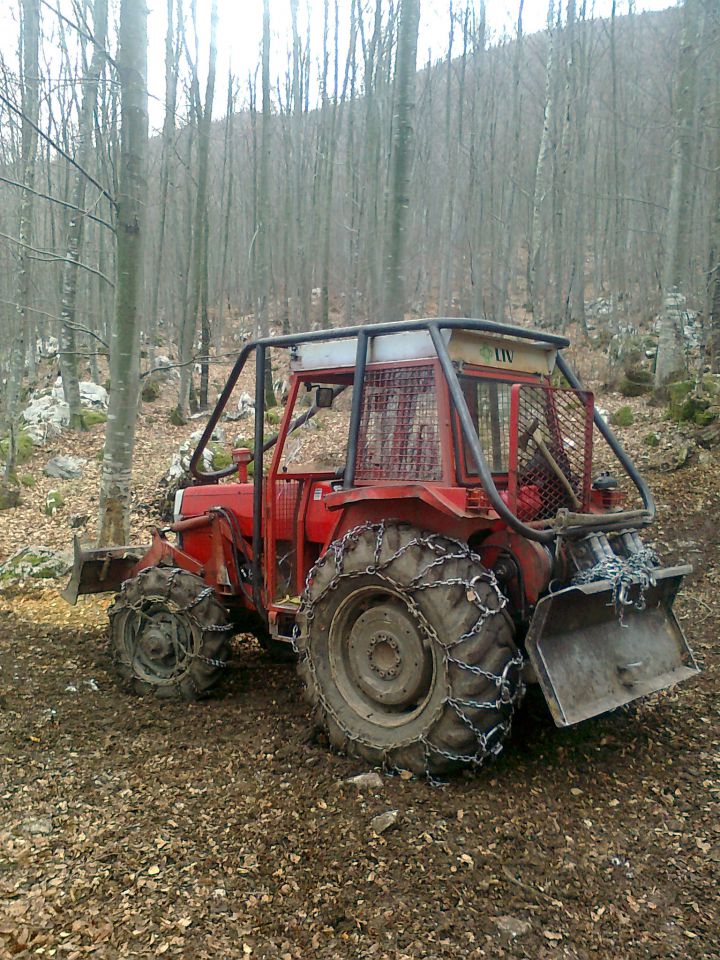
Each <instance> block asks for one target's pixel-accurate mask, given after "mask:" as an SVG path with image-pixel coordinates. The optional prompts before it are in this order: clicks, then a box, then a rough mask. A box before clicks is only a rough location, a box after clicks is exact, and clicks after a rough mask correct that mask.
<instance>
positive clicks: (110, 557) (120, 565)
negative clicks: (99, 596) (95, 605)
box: [60, 537, 150, 605]
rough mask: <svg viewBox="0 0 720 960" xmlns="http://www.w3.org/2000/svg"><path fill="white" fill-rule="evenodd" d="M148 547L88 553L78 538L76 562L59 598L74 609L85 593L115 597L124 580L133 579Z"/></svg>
mask: <svg viewBox="0 0 720 960" xmlns="http://www.w3.org/2000/svg"><path fill="white" fill-rule="evenodd" d="M149 549H150V548H149V547H105V548H102V549H100V550H85V549H83V547H82V546H81V544H80V541H79V540H78V538H77V537H75V539H74V541H73V551H74V555H75V556H74V560H73V568H72V572H71V573H70V580H69V581H68V585H67V586H66V587H65V589H64V590H63V591H62V593H61V594H60V596H61V597H62V598H63V599H64V600H67V602H68V603H70V604H72V605H75V604H76V603H77V598H78V597H79V596H82V595H83V594H85V593H111V592H112V593H115V592H116V591H117V590H119V589H120V585H121V584H122V583H123V581H124V580H127V579H128V578H129V577H130V576H132V571H133V568H134V567H135V565H136V564H137V562H138V560H140V558H141V557H143V556H144V555H145V554H146V553H147V551H148V550H149Z"/></svg>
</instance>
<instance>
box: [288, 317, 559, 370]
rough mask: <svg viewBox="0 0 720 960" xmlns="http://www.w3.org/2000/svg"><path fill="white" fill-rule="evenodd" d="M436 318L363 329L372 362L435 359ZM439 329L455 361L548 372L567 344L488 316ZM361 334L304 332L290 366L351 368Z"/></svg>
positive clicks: (301, 368)
mask: <svg viewBox="0 0 720 960" xmlns="http://www.w3.org/2000/svg"><path fill="white" fill-rule="evenodd" d="M431 322H432V321H422V320H411V321H405V322H402V323H395V324H376V325H371V326H368V327H365V328H363V329H364V330H365V331H366V332H367V333H369V334H370V341H369V345H368V357H367V362H368V363H394V362H402V361H407V360H422V359H432V358H434V357H435V356H437V353H436V350H435V347H434V345H433V342H432V338H431V335H430V332H429V330H428V327H427V325H428V324H429V323H431ZM444 322H447V321H441V323H444ZM440 332H441V336H442V337H443V340H444V341H445V343H446V345H447V348H448V353H449V355H450V358H451V359H452V360H454V361H457V362H459V363H463V364H470V365H473V366H485V367H493V368H496V369H499V370H507V371H517V372H521V373H534V374H541V375H545V376H548V375H549V374H551V373H552V371H553V369H554V367H555V359H556V356H557V351H558V348H560V347H562V346H564V345H565V344H566V343H567V341H565V340H564V338H561V337H554V336H551V335H548V334H544V333H539V332H536V331H533V330H524V329H521V328H518V327H511V326H506V325H505V324H499V323H492V322H491V321H487V320H464V319H455V318H453V324H452V326H448V327H445V326H443V327H442V328H441V331H440ZM306 338H307V339H306ZM357 338H358V328H353V329H348V330H347V331H343V330H333V331H327V336H326V337H323V336H322V333H321V332H320V331H316V332H315V334H314V335H313V336H309V335H305V336H303V335H302V334H300V335H299V336H298V338H297V342H296V343H293V344H288V345H289V346H291V347H292V354H291V360H290V367H291V369H292V370H293V371H295V372H298V373H300V372H303V371H315V370H324V369H333V370H335V369H350V370H351V369H353V368H354V366H355V362H356V355H357Z"/></svg>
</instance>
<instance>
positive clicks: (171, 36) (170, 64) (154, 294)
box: [147, 0, 182, 369]
mask: <svg viewBox="0 0 720 960" xmlns="http://www.w3.org/2000/svg"><path fill="white" fill-rule="evenodd" d="M174 10H175V0H167V30H166V33H165V117H164V120H163V130H162V152H161V156H160V200H159V206H160V212H159V218H160V219H159V224H158V236H157V246H156V248H155V263H154V269H153V277H152V281H151V282H152V287H151V298H150V316H149V317H148V329H147V336H148V348H149V350H148V354H149V364H148V365H149V368H150V369H152V367H153V365H154V357H155V346H156V340H157V326H158V304H159V298H160V284H161V282H162V274H163V271H162V267H163V257H164V252H165V231H166V224H167V206H168V204H167V199H168V188H169V184H170V157H171V154H172V152H173V150H174V148H175V145H174V143H173V138H174V136H175V110H176V108H177V83H178V72H179V70H180V36H181V30H180V27H179V26H178V29H177V32H176V31H175V30H174V16H175V14H174ZM177 22H178V24H180V23H181V22H182V0H178V8H177Z"/></svg>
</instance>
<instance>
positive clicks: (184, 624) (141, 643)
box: [109, 567, 233, 700]
mask: <svg viewBox="0 0 720 960" xmlns="http://www.w3.org/2000/svg"><path fill="white" fill-rule="evenodd" d="M109 617H110V652H111V656H112V658H113V660H114V663H115V668H116V670H117V673H118V674H119V676H120V679H121V680H123V681H124V682H126V683H127V684H129V685H130V687H131V688H132V689H133V690H134V691H135V693H139V694H152V695H154V696H156V697H158V698H161V699H171V700H199V699H201V698H203V697H206V696H207V695H208V693H209V692H210V690H211V689H212V688H213V687H214V686H215V685H216V684H217V683H218V681H219V680H220V678H221V677H222V675H223V668H224V667H225V666H226V665H227V660H228V658H229V653H230V646H229V641H230V635H231V633H232V630H233V627H232V625H231V624H230V623H229V621H228V615H227V612H226V610H225V608H224V607H223V605H222V604H221V603H220V602H219V600H218V599H217V598H216V597H215V595H214V593H213V591H212V588H210V587H208V586H206V584H205V583H204V582H203V581H202V580H201V579H200V577H196V576H195V575H194V574H192V573H188V572H187V571H186V570H180V569H177V568H175V567H149V568H148V569H147V570H143V571H142V572H141V573H140V574H138V576H137V577H133V578H132V579H131V580H126V581H125V583H123V585H122V589H121V591H120V593H119V594H118V595H117V597H116V598H115V602H114V603H113V605H112V606H111V607H110V610H109Z"/></svg>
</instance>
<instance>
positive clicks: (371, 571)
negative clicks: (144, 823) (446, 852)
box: [292, 521, 525, 782]
mask: <svg viewBox="0 0 720 960" xmlns="http://www.w3.org/2000/svg"><path fill="white" fill-rule="evenodd" d="M386 529H387V527H386V524H385V522H384V521H382V522H380V523H372V522H367V523H363V524H359V525H358V526H356V527H353V528H352V529H351V530H349V531H348V532H347V533H346V534H344V536H343V537H342V538H341V539H340V540H336V541H334V542H333V543H332V544H330V546H329V547H328V549H327V551H326V552H325V553H324V554H323V555H322V556H321V557H320V559H319V560H318V561H317V562H316V563H315V565H314V566H313V567H312V569H311V570H310V572H309V573H308V576H307V579H306V581H305V590H304V591H303V595H302V598H301V600H302V605H301V608H300V609H301V611H303V612H304V614H305V619H306V622H307V624H308V626H309V624H310V623H311V622H312V620H313V619H314V618H315V607H316V605H317V603H318V602H319V601H320V600H322V599H323V598H324V597H325V596H326V595H327V594H328V593H329V592H330V591H331V590H334V589H335V588H336V587H337V586H338V584H339V583H340V581H341V580H348V579H356V578H358V577H363V576H366V575H372V576H377V577H379V578H380V579H381V580H382V581H384V583H386V584H388V585H389V586H391V587H392V589H393V590H395V591H396V592H397V593H398V594H399V595H400V596H401V597H402V599H403V601H404V602H405V604H406V605H407V607H408V610H409V611H410V613H411V614H412V616H413V617H415V618H416V620H417V622H418V624H419V625H420V627H421V629H422V631H423V633H424V634H425V635H426V637H427V639H428V641H429V642H430V643H431V644H435V645H436V647H437V649H439V650H441V651H442V652H443V659H444V661H445V664H446V666H447V665H450V664H452V665H453V666H455V667H459V668H460V669H462V670H467V671H469V672H470V673H473V674H475V675H476V676H483V677H485V678H486V679H488V680H490V681H491V682H493V683H494V684H495V686H496V688H497V690H498V698H497V699H496V700H494V701H477V700H460V699H457V698H454V697H451V696H446V697H445V698H444V699H443V700H442V702H441V703H440V704H439V706H438V709H437V710H436V712H435V714H434V715H433V717H432V718H431V721H430V723H429V724H428V727H429V728H432V727H433V726H434V724H435V721H436V720H437V719H439V717H440V715H441V714H442V712H443V710H444V708H445V707H446V706H450V707H451V708H452V709H453V710H454V711H455V713H456V714H457V716H458V717H459V718H460V720H462V721H463V723H465V725H466V726H467V727H469V728H470V730H471V731H472V733H473V736H474V737H475V739H476V741H477V744H478V749H477V750H476V751H475V753H473V754H460V753H454V752H452V751H450V750H444V749H442V748H441V747H438V746H437V745H436V744H434V743H432V742H431V741H430V740H428V739H427V737H426V736H425V735H424V734H423V735H422V736H421V737H420V738H419V740H418V738H417V737H411V738H409V739H408V740H405V741H402V742H400V743H396V744H394V745H393V746H392V747H389V748H388V749H387V750H386V751H385V756H384V758H383V766H384V767H385V769H387V770H389V771H390V772H394V771H395V768H394V767H393V765H392V764H389V763H388V760H387V757H388V754H389V753H390V752H391V751H396V750H401V749H402V748H403V747H407V746H410V745H413V744H416V743H418V742H420V743H422V745H423V749H424V752H425V776H426V778H427V779H428V780H429V781H431V782H441V781H437V780H436V778H435V777H434V776H433V774H432V773H431V772H430V764H431V762H432V756H433V755H435V756H440V757H443V758H444V759H446V760H449V761H451V762H452V763H456V764H461V765H464V766H470V767H473V768H477V767H480V766H481V765H482V764H483V763H484V762H485V761H486V760H487V759H488V758H489V757H492V756H497V755H498V754H499V753H500V752H501V751H502V741H503V737H504V734H505V733H506V732H507V731H508V730H509V727H510V722H509V718H508V719H507V720H503V721H500V722H499V723H497V724H496V725H495V726H494V727H492V728H491V729H490V730H489V731H483V730H480V729H478V727H477V726H476V725H475V724H474V723H473V722H472V720H471V719H470V717H468V715H467V713H465V712H464V710H463V708H465V709H486V710H497V709H498V708H499V706H500V705H505V706H506V705H508V704H509V705H511V706H513V705H514V704H515V703H516V702H517V701H518V700H519V699H520V698H521V697H522V695H523V693H524V691H525V687H524V684H523V683H522V682H518V683H517V685H516V686H515V689H514V690H513V689H512V688H511V685H510V683H509V674H510V671H511V670H512V669H513V668H518V670H519V669H521V668H522V665H523V663H524V658H523V655H522V653H520V652H519V651H518V653H517V654H516V655H515V656H514V657H512V658H511V659H510V660H509V661H508V663H507V664H506V665H505V668H504V669H503V671H502V673H501V674H495V673H492V672H490V671H488V670H483V669H482V668H480V667H478V666H475V665H474V664H470V663H467V662H465V661H464V660H462V659H461V658H460V657H456V656H453V655H452V652H451V651H452V650H454V649H455V648H456V647H457V646H458V645H459V644H461V643H462V642H463V641H465V640H467V639H468V638H469V637H472V636H474V635H475V634H476V633H477V632H478V631H479V630H480V628H481V627H482V625H483V624H484V623H485V621H486V620H487V619H488V618H489V617H491V616H496V615H497V614H499V613H500V612H501V611H502V610H503V609H504V608H505V607H506V606H507V599H506V597H505V596H504V595H503V594H502V592H501V590H500V587H499V585H498V582H497V579H496V577H495V574H494V573H493V572H492V571H491V570H485V571H484V572H483V573H482V574H479V575H478V576H475V577H472V578H471V579H464V578H462V577H451V578H446V579H441V580H433V581H430V582H425V583H423V582H421V581H422V580H423V578H424V577H425V576H426V575H427V573H428V572H429V571H430V570H432V569H433V568H434V567H440V566H442V565H443V564H444V563H446V562H447V561H448V560H462V561H465V562H471V563H475V564H478V565H480V566H482V560H481V558H480V557H479V556H478V555H477V554H476V553H474V552H473V551H472V550H471V549H470V548H469V547H468V546H467V544H465V543H463V542H462V541H460V540H456V539H454V538H452V537H447V536H442V537H440V535H438V534H428V535H423V536H418V537H414V538H413V539H412V540H410V541H409V542H408V543H406V544H404V545H403V546H402V547H400V549H399V550H397V551H395V553H393V554H392V555H391V556H390V557H388V558H387V559H386V560H384V561H383V562H382V563H381V562H380V553H381V551H382V546H383V543H384V538H385V532H386ZM367 531H374V532H375V533H376V541H375V552H374V557H373V563H372V565H368V566H367V567H366V568H365V569H364V570H358V571H355V572H352V573H345V572H344V570H343V564H344V559H345V553H346V551H347V549H348V548H349V547H351V546H353V545H355V544H356V543H357V542H358V540H359V538H360V536H361V535H362V534H363V533H365V532H367ZM439 539H442V540H443V541H444V542H445V543H448V542H450V543H451V544H452V545H453V547H454V548H455V550H454V552H453V553H447V551H446V549H445V547H444V545H443V544H442V543H438V540H439ZM416 546H419V547H424V548H427V549H429V550H430V551H432V552H433V553H434V554H435V555H436V558H435V559H434V560H432V561H431V562H430V563H428V564H426V565H425V566H424V567H423V569H422V570H421V571H420V573H418V574H417V575H416V576H415V577H413V579H412V580H411V581H410V583H409V584H407V585H403V584H401V583H398V582H397V581H395V580H393V578H392V577H390V576H388V575H387V573H385V572H384V571H385V570H386V569H387V568H388V567H389V566H390V565H391V564H392V563H393V562H394V561H395V560H397V559H398V558H399V557H401V556H402V555H403V554H405V553H407V552H408V551H409V550H410V549H412V548H413V547H416ZM331 557H332V558H333V559H334V560H335V564H336V568H337V572H336V574H335V576H334V577H333V578H332V580H331V581H330V582H329V583H328V584H327V586H326V587H325V588H324V589H323V590H322V591H321V593H320V594H319V595H318V596H317V597H316V598H315V599H314V600H313V599H312V597H311V596H310V587H311V584H312V581H313V578H314V577H315V576H316V574H317V572H318V571H319V570H320V569H321V568H322V567H324V566H325V565H326V563H327V562H328V559H329V558H331ZM478 581H482V582H483V583H487V584H489V585H490V586H491V588H492V590H493V591H494V593H495V596H496V597H497V601H498V602H497V607H496V608H495V609H492V608H490V607H488V606H486V605H485V604H484V603H483V602H482V600H481V599H480V596H479V595H478V593H477V591H476V590H475V585H476V584H477V583H478ZM444 586H462V587H464V588H465V590H466V595H467V597H468V600H469V601H470V602H471V603H473V604H474V605H475V606H476V607H477V609H478V611H479V616H478V619H477V620H476V621H475V623H474V624H473V626H472V628H471V629H470V630H468V631H466V632H465V633H464V634H462V635H461V636H460V637H458V638H457V639H456V640H453V641H451V642H450V643H445V642H444V641H442V640H441V639H440V637H439V636H438V633H437V631H436V630H435V628H434V627H433V626H432V625H431V624H430V623H428V621H427V619H426V618H425V616H424V615H423V613H422V611H421V610H420V607H419V606H418V604H417V602H416V601H415V599H414V597H413V595H412V594H413V593H417V592H420V591H423V590H430V589H433V588H436V587H444ZM299 637H300V627H299V625H298V624H297V623H296V624H295V628H294V631H293V640H292V644H293V649H294V650H295V653H296V654H297V655H298V657H299V660H300V661H302V662H305V663H307V665H308V668H309V671H310V674H311V677H312V682H313V684H314V687H315V690H316V691H317V698H318V702H319V705H320V707H321V708H322V710H324V711H325V713H326V714H327V715H328V716H331V717H332V719H333V721H334V723H335V724H336V725H337V726H338V727H339V728H340V730H341V731H342V733H343V734H344V736H345V741H346V743H347V742H348V741H350V740H352V741H354V742H356V743H360V744H363V745H364V746H367V747H370V748H372V749H377V744H375V743H373V742H372V741H370V740H367V739H365V738H363V737H360V736H357V735H355V734H353V733H352V732H351V731H350V730H349V729H348V728H347V727H346V726H345V725H344V724H343V723H342V722H341V720H340V719H339V717H338V716H337V714H336V713H335V711H334V710H333V709H332V708H331V706H330V705H329V704H328V702H327V700H326V699H325V697H324V695H323V693H322V690H321V688H320V685H319V684H318V682H317V675H316V673H315V665H314V663H313V661H312V658H311V657H310V656H309V653H308V651H307V649H304V650H301V649H300V646H299V644H298V640H299ZM493 740H495V742H494V743H493Z"/></svg>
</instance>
